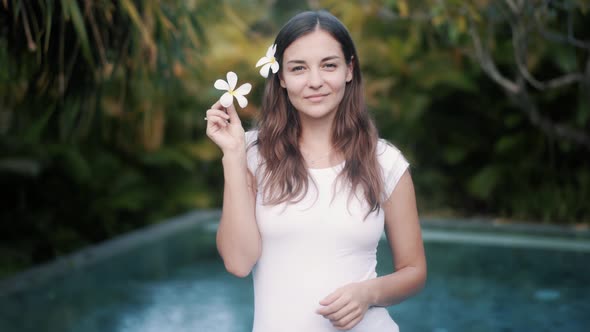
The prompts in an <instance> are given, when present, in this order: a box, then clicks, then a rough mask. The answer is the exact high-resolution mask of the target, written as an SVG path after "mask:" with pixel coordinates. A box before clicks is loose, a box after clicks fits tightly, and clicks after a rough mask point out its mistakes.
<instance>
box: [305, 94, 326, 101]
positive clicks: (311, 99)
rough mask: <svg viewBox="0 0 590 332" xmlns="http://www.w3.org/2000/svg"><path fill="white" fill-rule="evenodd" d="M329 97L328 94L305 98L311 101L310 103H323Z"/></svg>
mask: <svg viewBox="0 0 590 332" xmlns="http://www.w3.org/2000/svg"><path fill="white" fill-rule="evenodd" d="M327 95H328V94H327V93H326V94H317V95H311V96H307V97H305V99H307V100H310V101H321V100H322V99H324V97H326V96H327Z"/></svg>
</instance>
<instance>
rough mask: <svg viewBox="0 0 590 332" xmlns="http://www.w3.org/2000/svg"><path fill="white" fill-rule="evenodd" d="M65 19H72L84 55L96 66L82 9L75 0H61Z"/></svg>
mask: <svg viewBox="0 0 590 332" xmlns="http://www.w3.org/2000/svg"><path fill="white" fill-rule="evenodd" d="M61 4H62V8H63V13H64V17H65V18H66V19H71V20H72V24H73V25H74V29H75V30H76V33H77V34H78V41H79V42H80V46H81V47H82V54H83V55H84V57H85V58H86V60H87V61H88V63H90V64H91V65H92V66H94V59H93V58H92V54H91V52H90V41H89V39H88V34H87V33H86V27H85V26H84V18H83V16H82V13H81V12H80V7H79V6H78V3H77V2H76V1H75V0H61Z"/></svg>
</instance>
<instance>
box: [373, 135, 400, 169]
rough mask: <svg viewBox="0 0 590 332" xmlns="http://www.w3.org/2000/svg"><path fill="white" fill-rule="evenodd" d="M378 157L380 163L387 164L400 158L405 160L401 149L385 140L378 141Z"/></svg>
mask: <svg viewBox="0 0 590 332" xmlns="http://www.w3.org/2000/svg"><path fill="white" fill-rule="evenodd" d="M377 157H378V159H379V161H380V162H382V163H383V162H385V163H386V164H387V163H391V162H392V161H395V160H397V159H399V157H402V158H403V154H402V152H401V150H400V149H398V148H397V147H396V146H395V145H393V143H391V142H389V141H388V140H386V139H384V138H380V139H379V140H378V141H377Z"/></svg>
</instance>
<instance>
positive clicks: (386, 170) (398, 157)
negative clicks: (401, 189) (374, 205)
mask: <svg viewBox="0 0 590 332" xmlns="http://www.w3.org/2000/svg"><path fill="white" fill-rule="evenodd" d="M377 159H378V160H379V164H380V165H381V169H382V171H383V184H384V187H385V188H384V189H385V195H386V198H389V197H390V196H391V193H392V192H393V190H394V189H395V186H396V185H397V183H398V182H399V179H400V178H401V177H402V175H403V174H404V172H405V171H406V170H407V169H408V167H409V166H410V164H409V163H408V161H407V160H406V158H405V157H404V156H403V155H402V153H401V151H400V150H399V149H398V148H396V147H395V146H393V145H392V144H390V143H388V142H387V141H385V140H382V139H381V140H379V143H378V144H377Z"/></svg>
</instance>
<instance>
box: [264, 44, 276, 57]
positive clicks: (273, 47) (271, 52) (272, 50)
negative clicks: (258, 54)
mask: <svg viewBox="0 0 590 332" xmlns="http://www.w3.org/2000/svg"><path fill="white" fill-rule="evenodd" d="M276 50H277V44H272V45H270V46H269V47H268V50H266V57H267V58H269V59H271V58H272V57H274V56H275V51H276Z"/></svg>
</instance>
